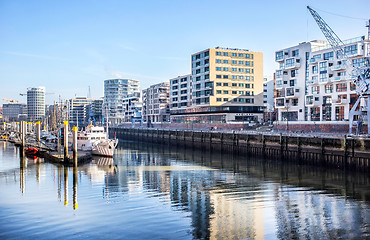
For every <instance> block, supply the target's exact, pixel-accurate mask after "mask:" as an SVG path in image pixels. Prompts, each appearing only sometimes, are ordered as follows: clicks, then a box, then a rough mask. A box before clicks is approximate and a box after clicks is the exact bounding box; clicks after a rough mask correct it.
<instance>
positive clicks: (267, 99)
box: [263, 77, 275, 121]
mask: <svg viewBox="0 0 370 240" xmlns="http://www.w3.org/2000/svg"><path fill="white" fill-rule="evenodd" d="M263 106H264V109H265V121H272V117H273V112H274V109H275V108H274V79H273V78H271V77H268V78H263Z"/></svg>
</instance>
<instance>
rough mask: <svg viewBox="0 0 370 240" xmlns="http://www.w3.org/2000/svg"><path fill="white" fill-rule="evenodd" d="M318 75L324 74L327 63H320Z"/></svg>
mask: <svg viewBox="0 0 370 240" xmlns="http://www.w3.org/2000/svg"><path fill="white" fill-rule="evenodd" d="M319 65H320V73H326V71H327V70H328V62H320V64H319Z"/></svg>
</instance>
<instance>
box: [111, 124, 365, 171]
mask: <svg viewBox="0 0 370 240" xmlns="http://www.w3.org/2000/svg"><path fill="white" fill-rule="evenodd" d="M110 133H111V134H112V136H114V134H116V136H117V137H118V138H120V139H127V140H137V141H143V142H152V143H158V144H169V145H174V144H175V145H180V146H182V147H184V148H195V149H202V150H206V151H219V152H221V153H230V154H238V155H253V156H261V157H264V158H269V159H277V160H278V159H280V160H283V161H292V162H295V163H298V164H309V165H315V166H320V167H328V168H341V169H351V170H357V171H369V169H370V139H369V138H361V137H347V136H344V137H307V136H287V135H282V134H262V133H261V134H256V133H253V134H248V133H235V132H215V131H186V130H181V131H180V130H169V129H139V128H120V127H112V128H110Z"/></svg>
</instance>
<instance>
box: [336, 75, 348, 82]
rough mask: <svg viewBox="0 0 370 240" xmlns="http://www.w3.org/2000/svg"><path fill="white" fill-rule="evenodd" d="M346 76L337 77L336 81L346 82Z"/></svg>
mask: <svg viewBox="0 0 370 240" xmlns="http://www.w3.org/2000/svg"><path fill="white" fill-rule="evenodd" d="M346 80H347V79H346V76H336V77H334V81H346Z"/></svg>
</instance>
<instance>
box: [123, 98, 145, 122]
mask: <svg viewBox="0 0 370 240" xmlns="http://www.w3.org/2000/svg"><path fill="white" fill-rule="evenodd" d="M142 108H143V102H142V100H141V96H140V93H138V92H136V93H132V94H129V95H127V97H125V98H124V99H123V109H124V116H123V121H124V122H132V118H138V117H139V116H141V112H142Z"/></svg>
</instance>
